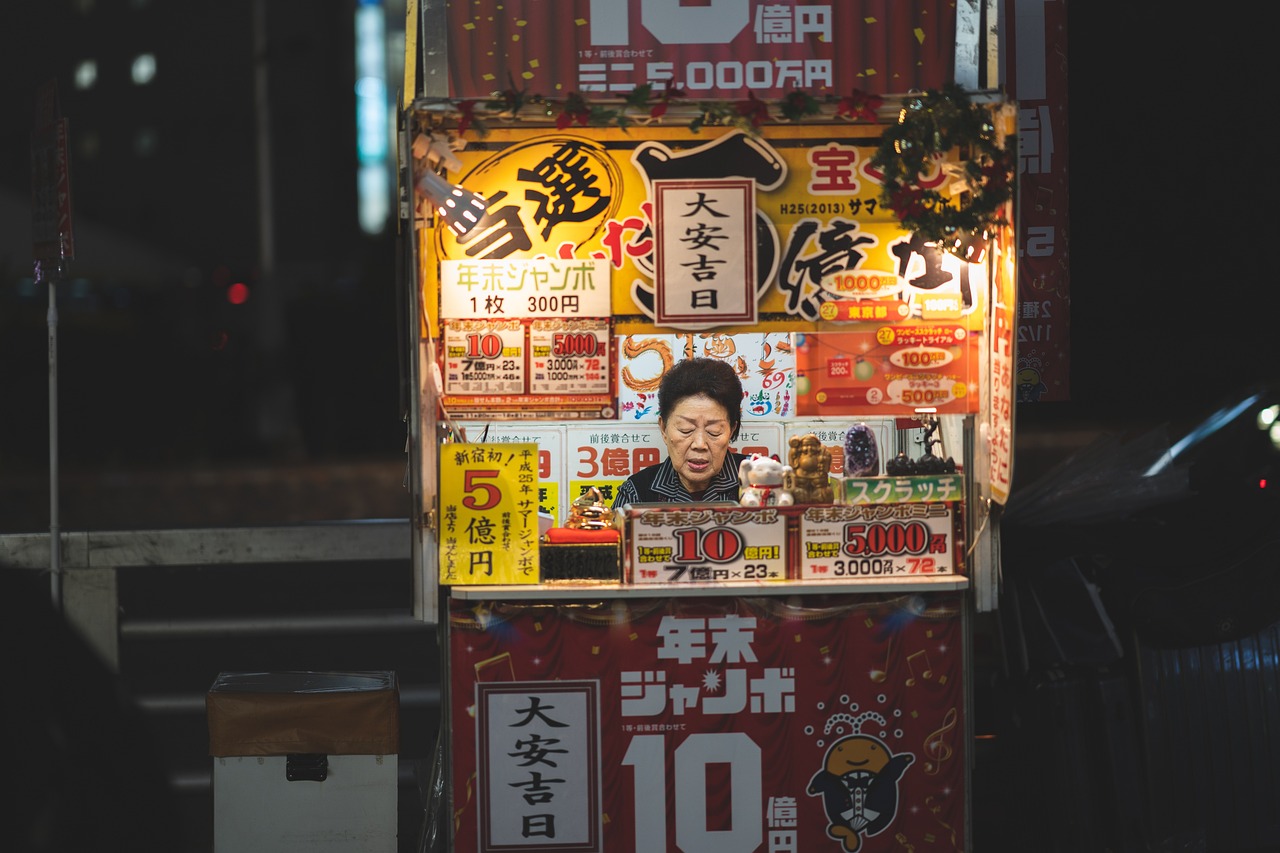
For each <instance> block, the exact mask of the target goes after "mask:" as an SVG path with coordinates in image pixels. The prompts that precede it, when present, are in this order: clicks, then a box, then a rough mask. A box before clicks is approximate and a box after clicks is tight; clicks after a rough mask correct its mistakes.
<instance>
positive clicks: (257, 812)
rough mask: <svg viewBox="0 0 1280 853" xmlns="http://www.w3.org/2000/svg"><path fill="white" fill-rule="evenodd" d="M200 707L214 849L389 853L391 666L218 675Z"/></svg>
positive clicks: (394, 718) (393, 735)
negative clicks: (204, 718)
mask: <svg viewBox="0 0 1280 853" xmlns="http://www.w3.org/2000/svg"><path fill="white" fill-rule="evenodd" d="M206 709H207V711H208V716H209V753H210V755H212V756H213V759H214V765H213V811H214V824H213V849H214V853H268V851H270V853H304V851H305V852H306V853H340V851H341V853H348V852H349V853H356V851H359V853H396V850H397V829H398V809H397V802H398V765H399V756H398V749H399V692H398V689H397V685H396V679H395V674H394V673H391V672H344V673H319V672H276V673H222V674H220V675H219V676H218V679H217V680H216V681H215V682H214V685H213V688H212V689H211V690H210V691H209V694H208V696H207V697H206Z"/></svg>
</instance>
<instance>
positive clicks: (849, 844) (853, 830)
mask: <svg viewBox="0 0 1280 853" xmlns="http://www.w3.org/2000/svg"><path fill="white" fill-rule="evenodd" d="M838 716H841V717H846V718H848V715H843V714H842V715H838ZM849 719H852V718H849ZM868 719H876V720H878V721H879V722H880V724H881V725H884V724H885V721H884V718H883V717H880V715H879V714H874V713H867V714H862V715H859V717H858V718H857V719H856V720H853V723H854V727H853V731H854V733H853V734H851V735H848V736H846V737H842V738H840V739H839V740H837V741H836V742H835V743H833V744H831V748H830V749H828V750H827V756H826V760H825V761H824V762H823V764H824V766H823V768H822V769H821V770H819V771H818V772H817V773H815V774H814V775H813V779H811V780H810V781H809V788H808V794H809V796H811V797H822V806H823V808H824V809H825V810H826V813H827V835H828V836H829V837H831V838H833V839H835V840H837V841H839V842H840V843H841V844H842V845H843V846H844V849H845V850H846V851H848V853H855V851H856V850H858V848H860V847H861V846H862V836H863V835H864V834H866V835H875V834H876V833H878V832H880V831H881V830H883V829H884V828H885V827H887V826H888V825H889V824H890V823H892V822H893V819H894V817H896V816H897V813H898V780H899V779H900V778H902V774H903V773H904V772H905V771H906V769H907V766H908V765H910V764H911V762H913V761H915V756H914V755H912V754H911V753H909V752H904V753H899V754H898V755H892V754H891V753H890V752H889V747H887V746H886V745H885V744H884V742H882V741H881V740H880V739H879V738H877V737H874V736H872V735H865V734H862V733H861V725H862V723H863V722H864V721H865V720H868ZM831 725H832V723H831V722H829V723H828V729H829V728H830V727H831Z"/></svg>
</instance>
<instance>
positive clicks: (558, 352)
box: [529, 319, 610, 394]
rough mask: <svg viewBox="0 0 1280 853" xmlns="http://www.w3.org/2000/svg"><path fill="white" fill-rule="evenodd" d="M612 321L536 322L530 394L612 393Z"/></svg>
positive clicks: (531, 346)
mask: <svg viewBox="0 0 1280 853" xmlns="http://www.w3.org/2000/svg"><path fill="white" fill-rule="evenodd" d="M609 339H610V333H609V321H608V320H607V319H586V320H558V319H546V320H534V321H533V322H532V323H530V324H529V349H530V350H531V352H532V366H531V368H530V371H531V375H530V377H529V391H530V393H533V394H608V393H609V390H610V389H609V371H610V361H609Z"/></svg>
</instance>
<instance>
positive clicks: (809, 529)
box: [800, 503, 959, 580]
mask: <svg viewBox="0 0 1280 853" xmlns="http://www.w3.org/2000/svg"><path fill="white" fill-rule="evenodd" d="M957 515H958V513H957V512H956V505H955V504H952V503H899V504H864V505H862V506H814V507H808V508H806V509H805V511H804V514H803V515H801V516H800V579H801V580H848V579H850V578H885V577H895V576H906V575H950V574H956V573H957V572H958V571H959V569H958V564H959V560H958V559H957V546H956V543H957V542H958V539H957V536H956V525H957V523H958V521H957Z"/></svg>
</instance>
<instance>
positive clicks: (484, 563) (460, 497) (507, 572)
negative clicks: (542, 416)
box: [438, 442, 538, 585]
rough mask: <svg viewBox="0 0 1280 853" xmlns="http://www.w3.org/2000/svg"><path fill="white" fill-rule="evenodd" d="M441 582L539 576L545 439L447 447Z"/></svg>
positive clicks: (442, 495)
mask: <svg viewBox="0 0 1280 853" xmlns="http://www.w3.org/2000/svg"><path fill="white" fill-rule="evenodd" d="M438 537H439V543H440V555H439V556H440V583H442V584H445V585H451V584H523V583H530V584H536V583H538V446H537V445H536V444H528V443H521V444H462V443H457V442H454V443H449V444H444V445H442V446H441V448H440V522H439V534H438Z"/></svg>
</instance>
